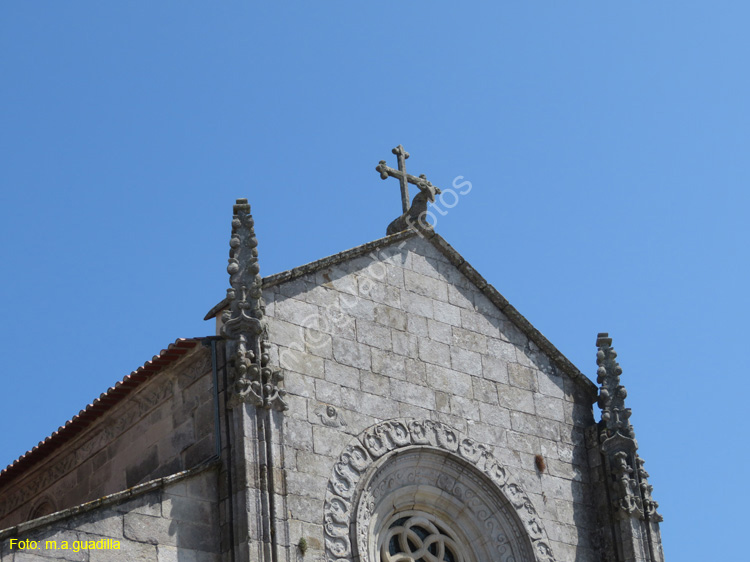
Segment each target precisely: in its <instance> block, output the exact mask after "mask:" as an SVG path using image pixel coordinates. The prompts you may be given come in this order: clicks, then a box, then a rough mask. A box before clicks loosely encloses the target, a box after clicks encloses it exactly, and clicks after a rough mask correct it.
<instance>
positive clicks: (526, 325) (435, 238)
mask: <svg viewBox="0 0 750 562" xmlns="http://www.w3.org/2000/svg"><path fill="white" fill-rule="evenodd" d="M414 228H417V227H416V225H415V227H414ZM416 236H423V237H424V238H425V239H427V240H428V241H429V242H430V243H431V244H432V245H433V246H434V247H435V248H436V249H437V250H438V251H439V252H440V253H441V254H443V255H444V256H445V257H446V258H447V259H448V261H450V263H452V264H453V265H454V266H455V267H456V268H457V269H458V270H459V271H460V272H461V273H463V274H464V275H465V276H466V277H467V279H469V281H471V282H472V283H473V284H474V285H475V286H476V287H477V289H479V290H480V291H481V292H482V293H483V294H484V295H485V296H486V297H487V298H488V299H489V300H490V302H492V303H493V304H494V305H495V306H496V307H497V308H498V309H499V310H500V311H501V312H502V313H503V314H505V315H506V316H507V317H508V319H509V320H510V321H511V322H512V323H513V324H514V325H515V326H516V328H518V329H519V330H520V331H521V332H523V333H524V334H525V335H526V336H527V337H528V338H529V339H530V340H531V341H532V342H534V344H536V345H537V346H538V347H539V349H540V350H542V351H543V352H544V353H545V354H546V355H547V356H548V357H549V358H550V359H552V360H553V361H554V362H555V364H556V365H557V366H558V367H559V368H560V369H561V370H562V371H563V372H564V373H566V374H567V375H568V376H570V377H571V378H572V379H573V380H574V381H576V383H577V384H579V385H580V386H581V387H582V388H583V389H584V391H586V392H587V393H588V395H589V396H590V398H591V402H592V403H593V402H594V401H596V396H597V393H598V389H597V387H596V385H595V384H594V383H593V382H592V381H591V380H590V379H589V378H588V377H587V376H586V375H584V374H583V373H581V371H579V370H578V368H577V367H576V366H575V365H573V363H572V362H571V361H570V360H569V359H568V358H567V357H565V355H563V353H562V352H561V351H560V350H559V349H557V348H556V347H555V346H554V345H553V344H552V343H551V342H550V341H549V340H548V339H547V338H546V337H545V336H544V335H543V334H542V333H541V332H540V331H539V330H537V329H536V328H535V327H534V326H533V325H532V324H531V322H529V321H528V320H527V319H526V318H525V317H524V316H523V315H522V314H521V313H520V312H518V310H516V308H515V307H514V306H513V305H511V304H510V303H509V302H508V300H507V299H506V298H505V297H504V296H503V295H501V294H500V292H499V291H498V290H497V289H495V287H493V286H492V285H491V284H490V283H488V282H487V280H486V279H485V278H484V277H482V275H481V274H480V273H479V272H478V271H477V270H476V269H474V268H473V267H472V266H471V264H470V263H469V262H468V261H466V260H465V259H464V258H463V256H462V255H461V254H459V253H458V252H457V251H456V250H455V249H454V248H453V246H451V245H450V244H449V243H448V242H447V241H446V240H445V239H444V238H443V237H442V236H440V235H439V234H437V233H436V232H435V231H434V230H431V229H430V230H427V229H421V228H420V229H419V231H417V230H415V229H408V230H404V231H402V232H399V233H397V234H393V235H390V236H385V237H384V238H380V239H378V240H373V241H372V242H368V243H366V244H362V245H361V246H356V247H354V248H351V249H349V250H345V251H343V252H339V253H338V254H333V255H331V256H328V257H325V258H322V259H319V260H316V261H314V262H310V263H308V264H305V265H301V266H299V267H295V268H293V269H290V270H287V271H282V272H280V273H275V274H273V275H269V276H268V277H264V278H263V288H264V289H268V288H271V287H274V286H275V285H279V284H281V283H286V282H288V281H293V280H295V279H298V278H300V277H302V276H303V275H308V274H311V273H316V272H318V271H321V270H324V269H327V268H329V267H332V266H335V265H337V264H340V263H343V262H345V261H348V260H351V259H355V258H358V257H360V256H364V255H368V254H370V253H371V252H373V251H374V250H378V249H380V248H383V247H386V246H390V245H392V244H395V243H398V242H401V241H402V240H408V239H410V238H413V237H416ZM228 306H229V299H228V298H225V299H224V300H222V301H221V302H219V303H218V304H216V305H215V306H214V307H213V308H211V310H209V311H208V313H207V314H206V316H205V317H204V320H210V319H211V318H214V317H217V316H219V314H220V313H221V311H222V310H224V309H225V308H226V307H228Z"/></svg>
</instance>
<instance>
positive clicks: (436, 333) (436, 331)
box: [427, 319, 453, 345]
mask: <svg viewBox="0 0 750 562" xmlns="http://www.w3.org/2000/svg"><path fill="white" fill-rule="evenodd" d="M427 333H428V335H429V338H430V339H432V340H435V341H439V342H441V343H446V344H448V345H450V344H451V343H453V333H452V326H451V325H450V324H444V323H443V322H439V321H437V320H432V319H428V320H427Z"/></svg>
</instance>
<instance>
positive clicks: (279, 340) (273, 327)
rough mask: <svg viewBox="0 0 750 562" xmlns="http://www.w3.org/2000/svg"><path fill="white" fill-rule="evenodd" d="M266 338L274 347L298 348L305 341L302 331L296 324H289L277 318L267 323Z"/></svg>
mask: <svg viewBox="0 0 750 562" xmlns="http://www.w3.org/2000/svg"><path fill="white" fill-rule="evenodd" d="M268 338H269V340H270V341H272V342H273V343H274V344H275V345H283V346H284V347H291V348H294V347H297V348H300V347H301V346H302V345H303V344H304V341H305V334H304V329H303V328H302V327H301V326H300V325H298V324H291V323H289V322H285V321H283V320H280V319H278V318H270V319H269V321H268Z"/></svg>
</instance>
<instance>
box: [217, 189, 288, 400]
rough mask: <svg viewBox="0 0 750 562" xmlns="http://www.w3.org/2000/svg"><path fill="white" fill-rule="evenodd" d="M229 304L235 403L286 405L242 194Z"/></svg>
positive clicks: (225, 332)
mask: <svg viewBox="0 0 750 562" xmlns="http://www.w3.org/2000/svg"><path fill="white" fill-rule="evenodd" d="M229 246H230V250H229V265H227V273H229V284H230V285H231V287H230V288H229V289H227V300H229V309H228V310H226V311H224V313H223V314H222V321H223V325H222V327H221V335H222V336H224V338H226V341H227V357H229V364H230V372H231V374H232V397H231V399H230V401H229V405H230V407H234V406H235V405H237V404H240V403H243V402H250V403H252V404H253V405H255V406H259V407H263V408H276V409H278V410H286V409H287V407H288V406H287V404H286V403H285V402H284V396H285V395H286V392H285V391H284V390H283V389H281V388H279V384H280V383H281V381H282V380H283V378H284V377H283V375H282V373H281V371H279V370H274V369H272V368H271V367H269V365H268V363H269V354H268V347H269V343H268V340H267V336H268V333H267V332H268V331H267V328H266V323H265V320H264V314H265V311H266V309H265V302H264V301H263V291H262V288H263V287H262V285H263V280H262V278H261V276H260V266H259V265H258V239H257V238H256V237H255V222H254V221H253V216H252V215H251V214H250V205H249V204H248V202H247V199H237V203H236V204H235V205H234V216H233V217H232V236H231V239H230V241H229Z"/></svg>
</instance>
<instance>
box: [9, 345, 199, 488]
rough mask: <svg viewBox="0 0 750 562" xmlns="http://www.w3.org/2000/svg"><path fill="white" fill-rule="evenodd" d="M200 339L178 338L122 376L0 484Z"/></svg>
mask: <svg viewBox="0 0 750 562" xmlns="http://www.w3.org/2000/svg"><path fill="white" fill-rule="evenodd" d="M200 341H201V338H187V339H183V338H180V339H178V340H177V341H175V342H174V343H171V344H169V346H168V347H167V349H162V350H161V352H159V355H154V357H153V358H152V359H151V361H146V363H144V364H143V366H142V367H138V368H137V369H136V370H135V371H133V372H132V373H130V374H129V375H127V376H126V377H125V378H124V379H122V381H120V382H118V383H117V384H115V386H112V387H110V388H108V389H107V391H106V392H104V393H103V394H100V395H99V398H96V399H95V400H94V401H93V402H92V403H91V404H89V405H88V406H86V408H85V409H84V410H81V411H80V412H78V414H77V415H75V416H73V418H72V419H70V420H68V421H67V422H65V425H62V426H60V427H59V428H58V429H57V431H55V432H54V433H53V434H52V435H50V436H49V437H47V438H46V439H45V440H44V441H40V442H39V444H38V445H37V446H36V447H34V448H33V449H31V450H30V451H26V453H25V454H23V455H21V456H20V457H18V459H16V460H15V461H13V462H12V463H11V464H9V465H8V466H7V467H6V468H5V469H4V470H2V471H1V472H0V486H2V485H3V484H4V483H5V482H7V481H9V480H11V479H12V478H13V477H14V476H16V475H18V474H19V473H21V472H23V470H25V469H26V468H27V467H29V466H31V465H33V464H34V463H36V462H38V461H40V460H42V459H44V458H45V457H47V456H49V455H50V454H51V453H52V452H54V451H55V450H56V449H58V448H59V447H60V446H61V445H63V444H64V443H66V442H67V441H70V440H71V439H73V438H74V437H75V436H76V435H78V434H79V433H81V432H82V431H83V430H84V429H86V428H87V427H88V426H89V425H91V424H92V423H93V422H94V420H96V419H97V418H99V417H101V416H102V415H103V414H104V413H105V412H107V411H108V410H109V409H110V408H112V407H113V406H114V405H115V404H117V403H119V402H120V401H121V400H122V399H123V398H125V397H126V396H127V395H128V394H130V393H131V392H132V391H133V390H135V389H136V388H137V387H138V386H140V385H141V384H142V383H143V382H145V381H146V380H148V379H149V378H151V377H152V376H154V375H155V374H156V373H158V372H159V371H161V370H162V369H163V368H164V367H167V366H169V365H171V364H173V363H174V362H176V361H178V360H179V359H180V358H181V357H182V356H184V355H185V354H187V353H188V352H189V351H190V350H191V349H193V348H194V347H195V346H197V345H198V344H199V343H200Z"/></svg>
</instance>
